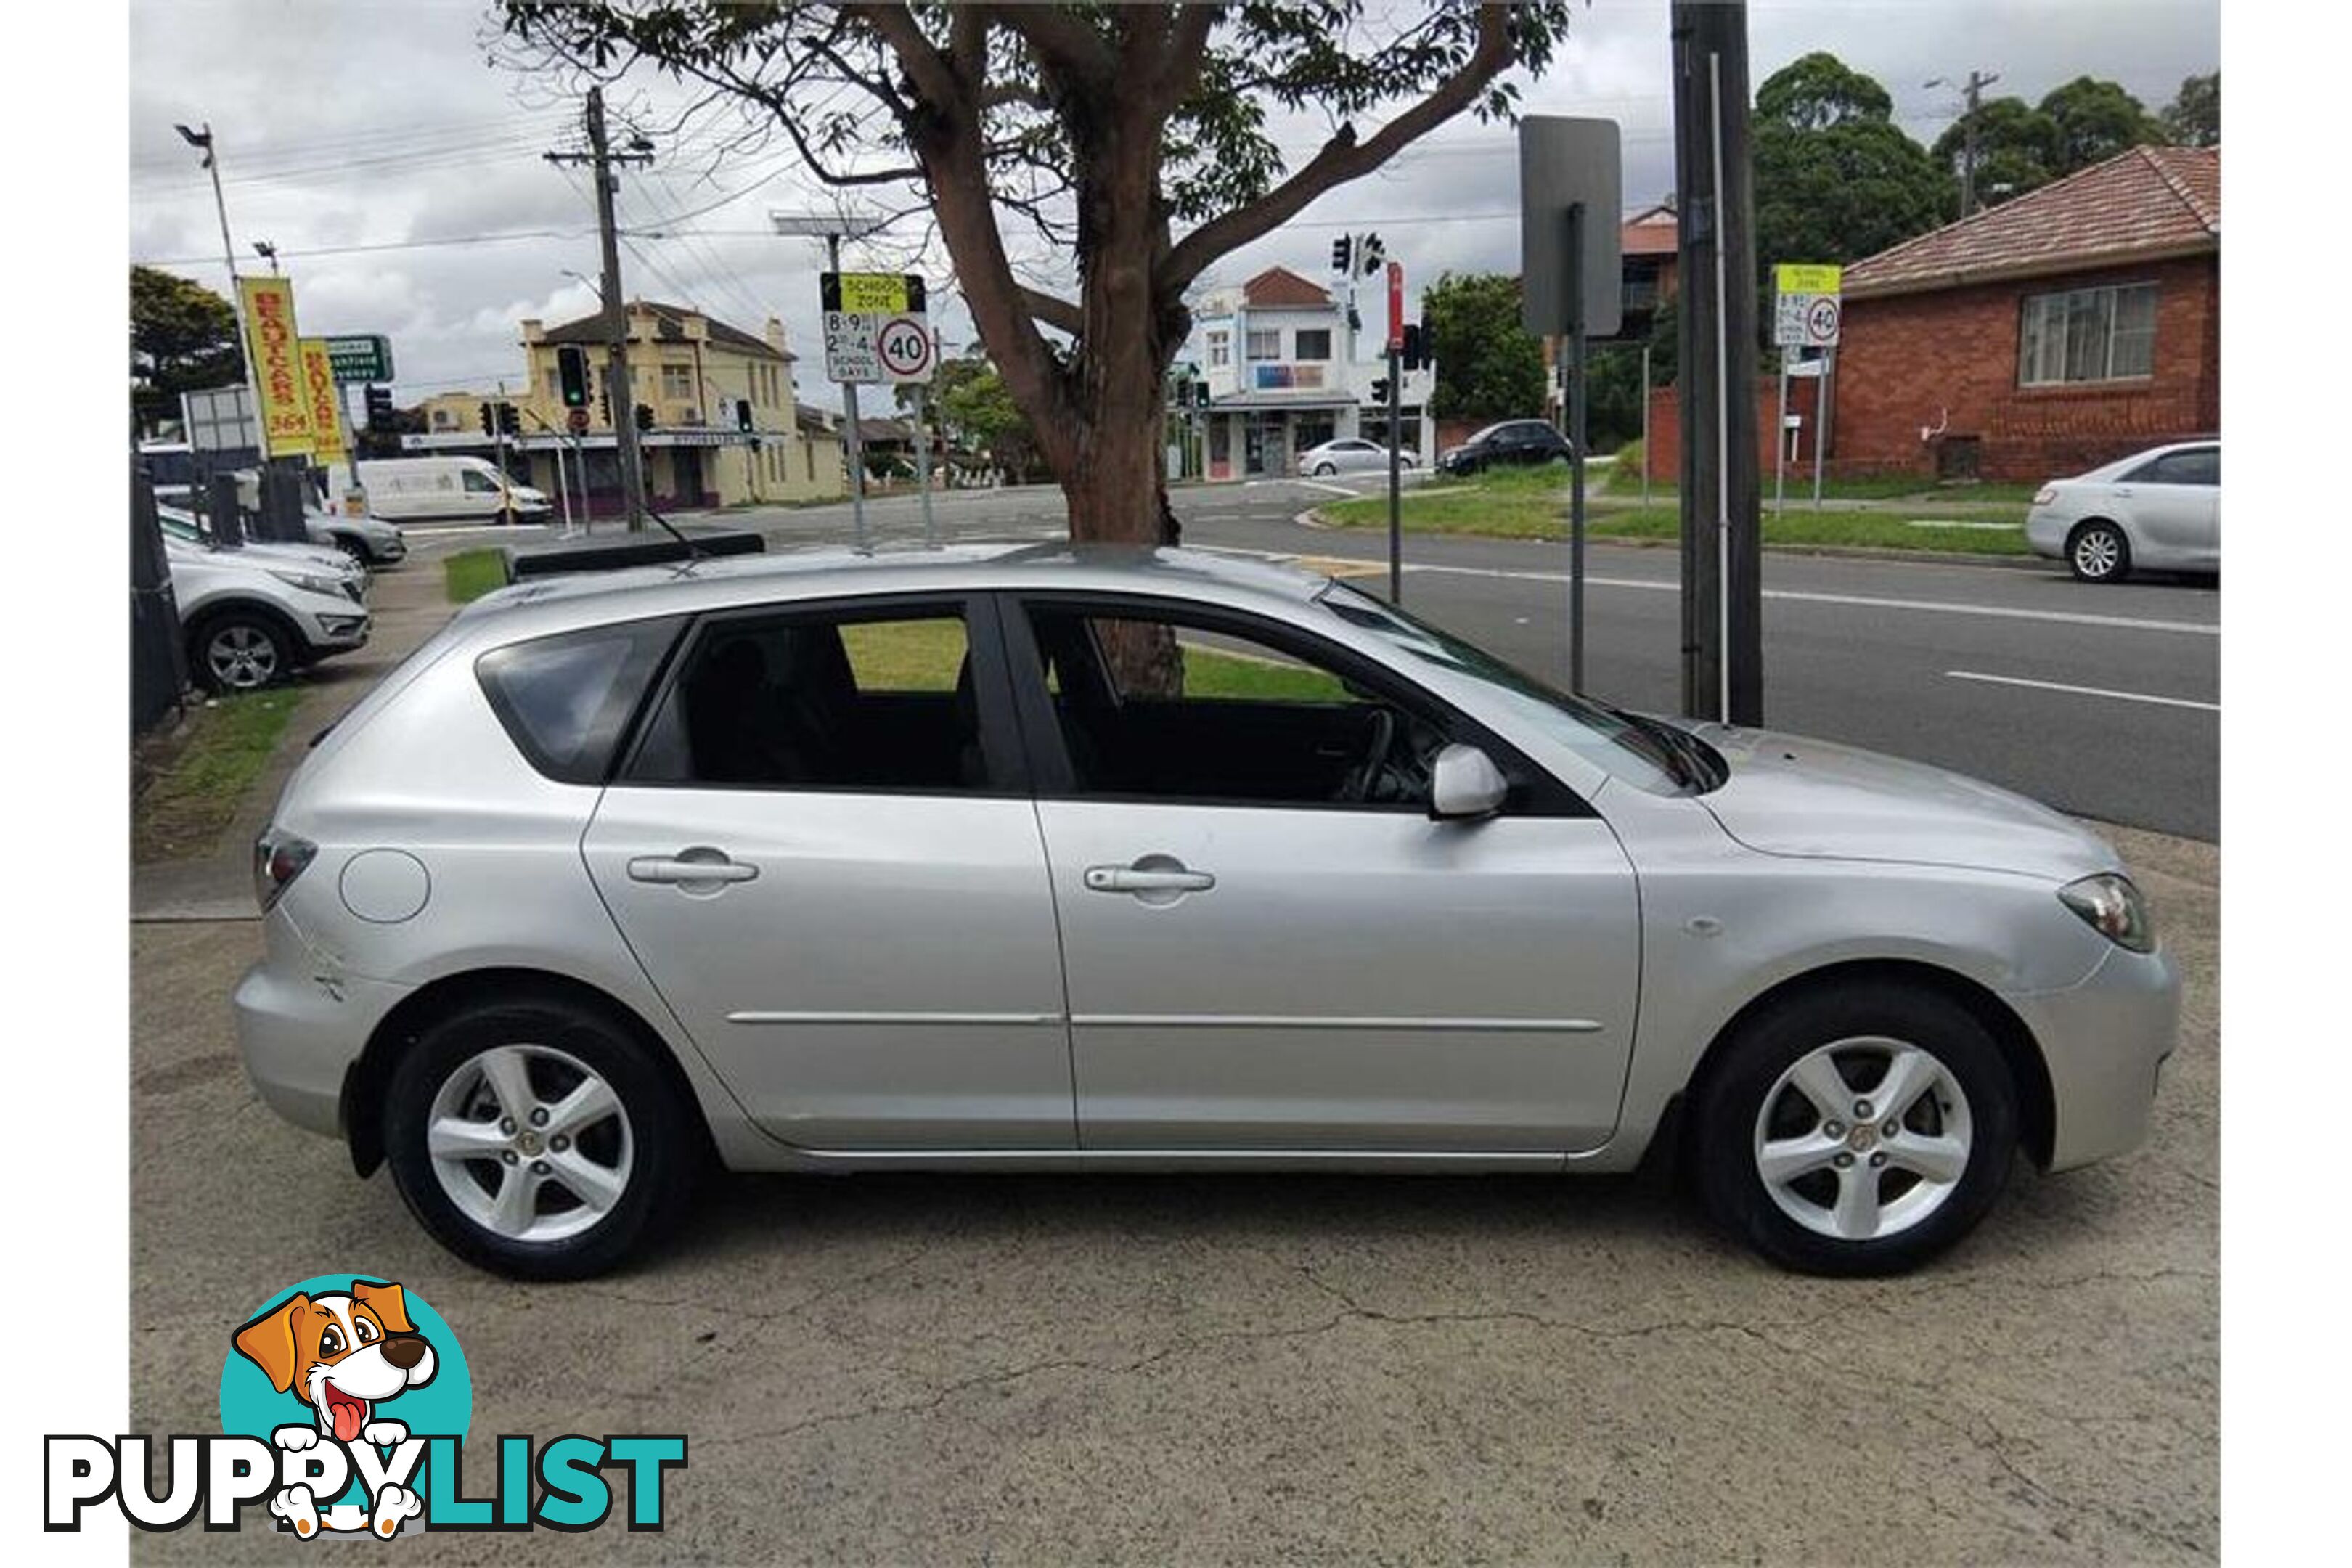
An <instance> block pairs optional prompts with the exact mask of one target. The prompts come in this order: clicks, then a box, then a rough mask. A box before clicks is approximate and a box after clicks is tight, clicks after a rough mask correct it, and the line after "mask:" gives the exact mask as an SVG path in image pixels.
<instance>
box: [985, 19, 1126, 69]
mask: <svg viewBox="0 0 2352 1568" xmlns="http://www.w3.org/2000/svg"><path fill="white" fill-rule="evenodd" d="M1004 25H1005V26H1008V27H1010V28H1012V29H1013V31H1014V32H1015V33H1018V34H1019V35H1020V36H1021V37H1022V38H1023V39H1024V40H1025V41H1026V42H1027V43H1028V45H1029V47H1030V48H1031V49H1032V50H1033V51H1034V52H1035V54H1036V56H1037V60H1038V63H1039V64H1040V65H1044V66H1049V67H1051V68H1054V69H1055V70H1056V71H1058V72H1059V73H1060V74H1062V75H1063V76H1065V77H1074V78H1077V79H1081V80H1085V81H1090V82H1102V81H1106V80H1108V79H1109V78H1110V76H1111V75H1112V71H1113V68H1114V65H1115V63H1116V62H1115V61H1114V60H1113V59H1112V58H1111V52H1110V46H1109V45H1108V44H1107V43H1105V42H1104V41H1103V36H1102V35H1101V34H1100V33H1097V32H1096V31H1095V30H1094V28H1093V27H1092V26H1089V25H1088V24H1087V21H1086V20H1085V19H1084V18H1083V17H1080V16H1074V15H1072V14H1071V13H1069V12H1067V11H1065V10H1063V9H1062V8H1061V7H1060V6H1058V5H1014V6H1013V7H1011V8H1010V9H1008V10H1007V11H1006V12H1005V13H1004Z"/></svg>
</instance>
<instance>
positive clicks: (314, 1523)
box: [236, 1279, 435, 1539]
mask: <svg viewBox="0 0 2352 1568" xmlns="http://www.w3.org/2000/svg"><path fill="white" fill-rule="evenodd" d="M236 1348H237V1350H238V1351H239V1352H241V1353H242V1354H243V1355H244V1356H245V1357H246V1359H247V1360H248V1361H250V1362H252V1363H254V1364H255V1365H256V1366H257V1367H259V1368H260V1369H261V1370H262V1371H263V1372H264V1373H267V1374H268V1378H269V1382H270V1384H271V1386H273V1387H275V1388H276V1389H277V1390H278V1392H279V1393H281V1394H293V1395H294V1397H295V1398H297V1399H299V1400H300V1401H301V1402H302V1403H303V1404H305V1405H309V1406H310V1408H311V1409H312V1410H313V1411H315V1412H316V1413H317V1416H318V1424H317V1425H316V1426H280V1427H279V1428H278V1430H277V1431H276V1432H274V1433H272V1434H271V1435H270V1436H271V1440H272V1441H273V1442H275V1443H276V1444H277V1445H278V1447H281V1448H285V1449H289V1450H299V1449H303V1448H308V1447H311V1446H312V1445H313V1444H315V1443H317V1442H318V1441H319V1439H320V1437H321V1436H329V1437H332V1438H334V1439H335V1440H336V1441H337V1442H339V1443H352V1442H357V1441H360V1440H362V1439H364V1440H365V1441H367V1442H368V1443H370V1444H373V1445H374V1446H375V1447H392V1446H394V1445H396V1444H398V1443H401V1442H404V1441H405V1440H406V1439H407V1436H408V1427H407V1426H406V1425H405V1424H404V1423H402V1422H399V1421H386V1420H379V1419H377V1418H376V1414H375V1412H376V1407H377V1406H378V1405H381V1404H383V1402H384V1401H385V1400H388V1399H391V1398H393V1397H394V1395H396V1394H402V1393H404V1392H405V1391H407V1390H409V1389H412V1388H419V1387H422V1386H423V1385H424V1384H428V1383H430V1382H432V1381H433V1373H434V1365H435V1361H434V1355H433V1347H432V1346H431V1345H430V1344H428V1343H426V1342H425V1337H424V1336H423V1335H422V1334H419V1333H418V1332H417V1331H415V1328H413V1327H412V1326H411V1325H410V1323H409V1321H408V1305H407V1298H406V1297H405V1295H404V1293H403V1292H402V1290H401V1289H400V1287H399V1286H397V1285H391V1284H379V1283H377V1282H375V1281H373V1280H368V1279H354V1280H353V1281H352V1289H351V1291H350V1293H349V1294H348V1295H346V1294H344V1293H342V1292H341V1291H328V1292H322V1293H320V1295H317V1296H305V1295H302V1294H300V1293H299V1292H298V1293H296V1294H295V1296H294V1297H293V1298H292V1299H291V1300H287V1301H285V1302H283V1303H281V1304H280V1305H278V1307H275V1308H273V1309H271V1310H269V1311H267V1312H264V1313H263V1314H262V1315H261V1316H260V1317H258V1318H256V1319H254V1320H253V1321H251V1322H249V1323H247V1324H246V1325H245V1326H244V1327H243V1328H240V1329H238V1330H237V1331H236ZM423 1506H424V1505H423V1503H422V1501H421V1500H419V1499H417V1498H416V1497H415V1496H414V1495H413V1494H411V1493H410V1492H409V1490H408V1489H406V1488H404V1487H401V1486H397V1485H388V1486H386V1487H384V1488H383V1489H382V1490H381V1491H379V1492H378V1493H377V1494H376V1497H375V1498H374V1500H373V1507H372V1508H371V1509H370V1510H369V1515H368V1521H367V1524H368V1528H369V1529H371V1530H373V1531H375V1532H376V1533H377V1534H378V1535H381V1536H383V1537H385V1538H386V1539H389V1538H391V1537H392V1536H393V1535H394V1534H396V1533H398V1532H399V1530H400V1522H401V1521H402V1520H404V1519H406V1518H407V1517H408V1516H410V1515H411V1514H414V1513H416V1512H417V1511H419V1510H421V1509H422V1507H423ZM269 1511H270V1512H271V1513H274V1514H276V1515H277V1516H278V1518H280V1519H283V1520H285V1521H287V1522H288V1523H289V1524H290V1525H292V1526H293V1527H294V1532H295V1533H296V1534H297V1535H300V1536H303V1537H305V1538H307V1537H309V1536H311V1535H314V1534H316V1533H317V1532H318V1529H319V1509H318V1500H317V1499H315V1498H313V1497H312V1496H311V1495H310V1488H309V1487H307V1486H302V1485H295V1486H290V1487H288V1488H285V1489H283V1490H281V1491H279V1492H278V1495H277V1496H276V1497H274V1498H272V1499H271V1500H270V1502H269Z"/></svg>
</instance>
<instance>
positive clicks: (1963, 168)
mask: <svg viewBox="0 0 2352 1568" xmlns="http://www.w3.org/2000/svg"><path fill="white" fill-rule="evenodd" d="M1999 80H2000V72H1999V71H1991V72H1987V71H1980V70H1974V69H1971V70H1970V71H1969V79H1968V80H1966V81H1962V82H1956V81H1952V80H1949V79H1946V78H1944V77H1940V76H1939V77H1931V78H1929V79H1927V82H1926V83H1925V84H1924V85H1926V86H1927V87H1957V88H1958V89H1960V91H1961V92H1962V93H1963V94H1965V95H1966V97H1967V101H1968V108H1967V110H1966V111H1965V112H1963V113H1962V115H1961V116H1960V216H1962V217H1967V216H1969V214H1970V213H1973V212H1975V211H1976V210H1977V106H1978V103H1979V100H1981V99H1982V97H1983V96H1984V89H1987V88H1989V87H1990V86H1991V85H1992V84H1993V83H1995V82H1997V81H1999Z"/></svg>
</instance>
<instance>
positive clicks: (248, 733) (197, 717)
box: [131, 688, 303, 865]
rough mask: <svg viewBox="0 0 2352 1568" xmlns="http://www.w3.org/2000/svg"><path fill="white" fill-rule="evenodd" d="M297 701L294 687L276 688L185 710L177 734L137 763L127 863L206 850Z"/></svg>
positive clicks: (229, 819) (250, 784) (178, 857)
mask: <svg viewBox="0 0 2352 1568" xmlns="http://www.w3.org/2000/svg"><path fill="white" fill-rule="evenodd" d="M302 697H303V693H302V691H301V689H299V688H294V689H288V688H279V689H276V690H270V691H256V692H252V693H248V694H247V695H243V696H237V697H224V698H222V699H221V700H219V701H218V702H216V703H214V704H212V705H210V706H207V707H203V708H198V709H195V710H193V711H191V712H190V713H189V715H188V718H187V721H186V722H185V723H184V725H183V726H182V727H181V729H180V730H179V731H178V732H177V733H175V734H174V735H173V736H172V737H171V738H170V739H169V740H168V741H167V742H163V743H161V744H159V745H158V746H157V747H156V748H155V749H154V751H153V752H152V753H151V754H150V755H149V756H148V757H146V758H145V759H143V761H144V763H145V767H144V770H143V771H144V775H145V776H144V780H143V783H142V782H136V781H134V789H135V790H136V799H135V801H134V803H133V805H132V806H131V858H132V860H134V861H135V862H137V863H138V864H141V865H147V864H150V863H152V862H154V861H157V860H184V859H188V858H192V857H194V856H198V855H203V854H205V853H207V852H208V851H210V850H211V849H212V847H214V845H215V842H217V840H218V839H219V837H220V836H221V832H222V830H223V829H224V828H226V827H227V826H228V825H229V824H230V823H231V822H232V821H234V820H235V819H236V810H237V806H238V805H240V804H241V803H242V802H243V801H244V799H245V794H246V791H247V790H249V789H251V788H252V787H253V782H254V780H256V779H257V778H259V777H260V776H261V773H262V770H263V769H264V768H266V767H268V765H269V758H270V754H271V753H272V752H275V751H276V750H277V749H278V741H279V739H280V738H282V737H283V736H284V735H285V733H286V725H287V722H288V721H289V720H290V719H292V718H293V716H294V710H295V708H296V706H297V705H299V703H300V702H301V700H302Z"/></svg>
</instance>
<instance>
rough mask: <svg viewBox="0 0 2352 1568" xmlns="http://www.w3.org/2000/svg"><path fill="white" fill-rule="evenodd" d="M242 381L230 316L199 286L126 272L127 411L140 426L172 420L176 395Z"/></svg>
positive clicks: (151, 271)
mask: <svg viewBox="0 0 2352 1568" xmlns="http://www.w3.org/2000/svg"><path fill="white" fill-rule="evenodd" d="M244 379H245V354H244V352H243V350H242V349H240V348H239V346H238V344H237V341H236V310H234V309H232V308H231V307H230V305H229V302H228V301H227V300H224V299H222V298H221V297H220V296H219V295H217V294H215V293H214V292H213V291H212V290H211V289H207V288H205V286H204V285H203V284H201V283H192V282H190V281H189V280H188V279H185V278H181V277H178V276H176V275H174V274H173V273H169V272H163V271H159V270H157V269H156V268H152V267H139V266H133V267H132V268H131V408H132V410H133V412H134V413H136V414H137V416H138V417H139V421H140V424H141V425H142V427H143V426H151V425H152V424H153V423H154V422H155V421H156V420H158V419H168V418H173V417H176V416H178V414H179V412H180V394H181V393H183V392H193V391H200V390H202V389H203V388H205V387H208V386H228V385H232V384H235V383H236V382H239V381H242V380H244Z"/></svg>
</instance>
